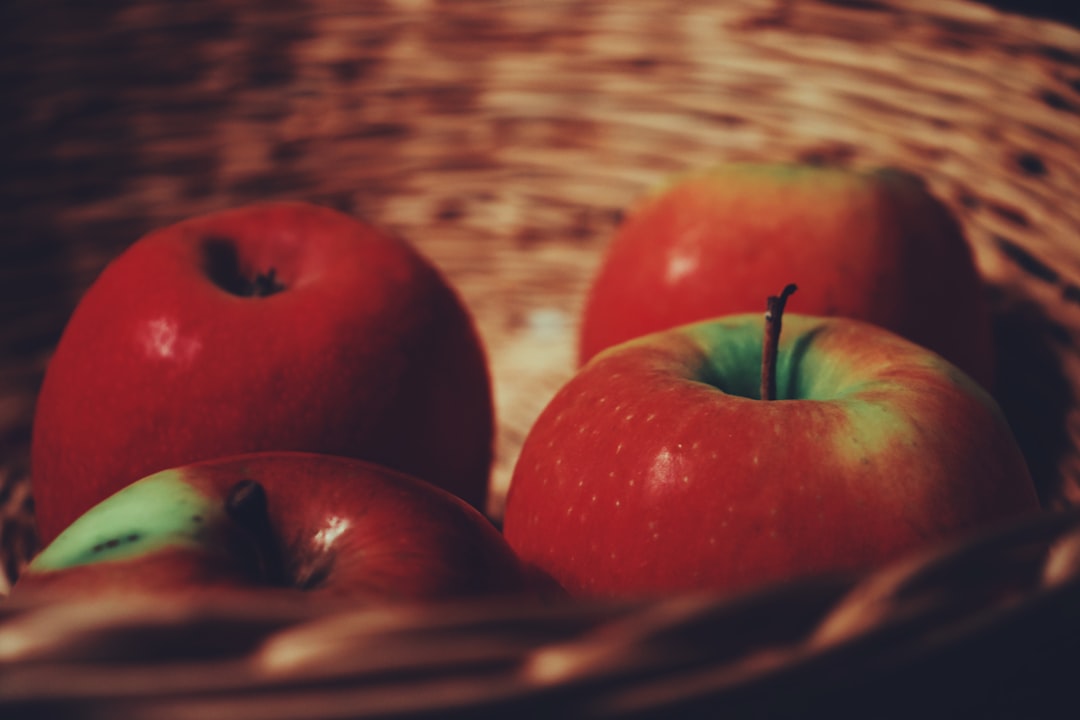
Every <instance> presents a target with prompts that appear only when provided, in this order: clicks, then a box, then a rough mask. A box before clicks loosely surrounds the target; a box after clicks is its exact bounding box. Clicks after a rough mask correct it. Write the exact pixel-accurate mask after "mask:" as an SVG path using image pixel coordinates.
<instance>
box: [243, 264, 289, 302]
mask: <svg viewBox="0 0 1080 720" xmlns="http://www.w3.org/2000/svg"><path fill="white" fill-rule="evenodd" d="M284 289H285V285H283V284H282V283H281V281H280V280H278V278H277V270H276V269H275V268H270V269H269V270H267V271H266V272H265V273H258V274H256V275H255V279H254V280H253V281H252V283H251V295H253V296H255V297H269V296H270V295H273V294H275V293H279V292H281V291H282V290H284Z"/></svg>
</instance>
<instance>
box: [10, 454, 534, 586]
mask: <svg viewBox="0 0 1080 720" xmlns="http://www.w3.org/2000/svg"><path fill="white" fill-rule="evenodd" d="M540 578H541V576H540V575H539V574H536V573H532V572H529V571H527V570H526V568H525V567H524V566H523V565H522V564H521V563H520V562H519V561H518V559H517V557H516V556H515V554H514V552H513V551H512V550H511V549H510V548H509V546H508V545H507V544H506V542H505V540H504V539H503V537H502V535H500V533H499V531H498V530H497V529H496V528H495V526H494V525H492V524H491V522H490V521H489V520H488V519H487V518H486V517H484V516H483V515H481V514H480V513H479V512H478V511H477V510H476V509H475V508H473V507H471V506H470V505H468V504H467V503H465V502H464V501H463V500H461V499H460V498H458V497H456V496H454V495H451V494H450V493H447V492H446V491H444V490H441V489H439V488H437V487H435V486H434V485H431V484H430V483H427V482H424V481H421V480H418V479H416V478H413V477H410V476H406V475H403V474H401V473H398V472H396V471H393V470H390V469H388V468H385V467H381V466H378V465H373V464H371V463H367V462H363V461H360V460H355V459H351V458H341V457H334V456H328V455H320V454H312V453H292V452H266V453H252V454H245V455H239V456H233V457H228V458H219V459H215V460H210V461H204V462H200V463H194V464H191V465H187V466H184V467H180V468H173V469H168V470H164V471H161V472H158V473H155V474H153V475H151V476H148V477H146V478H143V479H140V480H138V481H137V482H135V483H133V484H130V485H128V486H127V487H125V488H123V489H121V490H119V491H118V492H116V493H115V494H114V495H112V496H110V497H109V498H107V499H106V500H104V501H102V502H101V503H99V504H97V505H95V506H94V507H93V508H91V509H90V510H88V511H87V512H86V513H85V514H83V515H82V516H81V517H80V518H79V519H78V520H76V521H75V522H74V523H72V524H71V525H70V526H69V527H68V528H67V529H65V530H64V531H63V532H62V533H60V535H58V536H57V537H56V538H55V539H54V540H53V541H52V542H51V543H50V544H49V545H48V546H47V547H45V549H44V550H42V551H41V552H40V553H38V555H37V556H36V557H35V558H34V559H33V560H32V562H31V563H30V564H29V565H28V566H27V568H26V569H25V571H24V572H23V573H22V574H21V575H20V577H19V579H18V581H17V582H16V584H15V586H14V589H13V591H12V596H13V597H21V596H31V595H35V596H38V597H45V596H56V595H57V594H59V595H60V596H63V597H80V598H88V597H101V596H106V595H118V596H131V595H134V594H142V595H147V594H149V595H155V594H157V595H169V596H185V595H203V596H210V597H212V596H224V595H236V594H241V593H243V594H250V593H257V594H258V595H256V597H270V595H268V594H267V593H274V594H277V595H279V596H281V595H282V594H284V596H285V597H288V598H293V599H300V598H302V599H303V601H305V602H306V601H308V600H310V599H322V600H330V601H334V600H339V601H348V602H351V603H361V604H362V603H375V602H390V601H422V600H442V599H451V598H461V597H472V596H481V595H521V596H524V595H530V594H531V595H541V594H550V593H552V592H554V589H553V586H551V585H549V584H545V585H543V586H542V585H541V580H540ZM208 593H209V595H207V594H208Z"/></svg>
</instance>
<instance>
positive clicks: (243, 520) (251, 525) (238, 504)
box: [225, 479, 287, 585]
mask: <svg viewBox="0 0 1080 720" xmlns="http://www.w3.org/2000/svg"><path fill="white" fill-rule="evenodd" d="M225 512H226V514H228V516H229V518H231V519H232V521H233V522H235V523H236V524H237V525H239V526H240V527H241V528H242V529H243V530H244V531H245V532H246V533H247V534H248V536H249V537H250V539H251V541H252V542H253V543H254V544H255V547H256V548H257V550H258V552H259V556H260V558H261V560H262V570H263V577H264V580H265V581H266V582H267V583H269V584H271V585H286V584H287V583H286V581H285V571H284V564H283V563H282V558H281V548H280V547H279V546H278V541H277V537H276V536H275V534H274V529H273V527H272V525H271V524H270V513H269V510H268V508H267V504H266V489H265V488H263V486H262V484H261V483H259V482H258V481H256V480H250V479H245V480H241V481H240V482H238V483H236V484H235V485H233V486H232V487H231V488H230V489H229V493H228V495H227V496H226V498H225Z"/></svg>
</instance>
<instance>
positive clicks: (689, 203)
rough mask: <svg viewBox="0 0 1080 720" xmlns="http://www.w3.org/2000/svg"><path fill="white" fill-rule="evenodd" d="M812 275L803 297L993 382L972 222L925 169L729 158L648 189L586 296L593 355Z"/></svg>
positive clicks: (735, 309)
mask: <svg viewBox="0 0 1080 720" xmlns="http://www.w3.org/2000/svg"><path fill="white" fill-rule="evenodd" d="M788 282H795V283H797V284H798V285H799V287H800V291H799V310H800V312H801V313H803V314H807V315H820V316H843V317H851V318H855V319H859V320H865V321H868V322H872V323H874V324H877V325H881V326H882V327H884V328H886V329H889V330H892V331H893V332H895V333H897V334H899V335H902V336H904V337H906V338H908V339H910V340H913V341H914V342H916V343H918V344H920V345H924V346H925V347H928V348H930V349H931V350H934V351H935V352H937V353H939V354H940V355H943V356H944V357H945V358H947V359H948V360H950V361H951V362H953V363H954V364H955V365H957V366H959V367H960V368H961V369H962V370H964V371H965V372H967V373H968V374H969V375H971V376H972V377H973V378H975V379H976V380H978V381H979V382H980V383H982V384H983V385H984V387H987V388H990V389H992V383H993V374H994V372H993V371H994V350H993V339H992V334H991V319H990V312H989V309H988V307H987V304H986V299H985V298H984V288H983V286H982V284H981V280H980V277H979V274H978V272H977V271H976V267H975V263H974V260H973V257H972V253H971V250H970V248H969V246H968V244H967V242H966V240H965V237H964V234H963V232H962V230H961V228H960V225H959V224H958V223H957V222H956V220H955V219H954V217H953V216H952V214H951V213H950V211H949V210H948V209H947V208H946V207H945V205H943V204H942V203H941V202H939V201H938V200H937V199H936V198H935V197H934V196H933V195H932V194H931V193H930V192H929V191H928V190H927V189H926V188H925V186H924V185H923V183H922V182H921V181H920V180H919V179H918V178H916V177H914V176H912V175H910V174H907V173H903V172H900V171H897V170H891V169H881V170H875V171H867V172H858V171H853V170H844V169H839V168H826V167H815V166H809V165H807V166H802V165H783V164H775V165H773V164H739V163H733V164H727V165H721V166H718V167H715V168H711V169H709V170H704V171H698V172H694V173H690V174H688V175H685V176H681V177H679V178H676V179H673V180H672V182H671V183H670V184H668V185H666V186H664V187H661V188H658V189H657V191H656V192H654V193H653V194H651V195H649V196H647V197H645V198H643V199H642V200H641V201H640V202H639V203H638V204H637V205H636V206H635V207H634V208H633V209H632V210H631V211H630V212H629V213H628V216H627V219H626V220H625V221H624V223H623V224H622V226H621V227H620V228H619V230H618V231H617V232H616V234H615V236H614V237H613V238H612V240H611V242H610V243H609V245H608V247H607V249H606V253H605V256H604V258H603V260H602V262H601V266H600V269H599V271H598V273H597V276H596V277H595V279H594V281H593V284H592V286H591V289H590V291H589V293H588V296H587V298H586V303H585V307H584V310H583V317H582V326H581V331H580V338H579V341H580V343H579V353H580V358H581V360H582V362H584V361H585V360H587V359H589V358H591V357H592V356H593V355H595V354H596V353H597V352H598V351H599V350H601V349H603V348H605V347H609V346H611V345H615V344H617V343H619V342H621V341H623V340H628V339H630V338H632V337H637V336H639V335H644V334H646V333H649V332H654V331H657V330H663V329H666V328H670V327H674V326H677V325H682V324H684V323H689V322H695V321H698V320H705V319H708V318H712V317H716V316H720V315H730V314H736V313H745V312H757V311H758V310H759V308H760V307H761V298H764V297H766V296H768V295H769V294H770V293H772V292H775V291H776V289H777V288H779V287H782V286H783V285H784V284H785V283H788Z"/></svg>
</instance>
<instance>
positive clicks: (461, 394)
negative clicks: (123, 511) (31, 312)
mask: <svg viewBox="0 0 1080 720" xmlns="http://www.w3.org/2000/svg"><path fill="white" fill-rule="evenodd" d="M493 427H494V420H493V409H492V400H491V387H490V378H489V374H488V367H487V360H486V357H485V354H484V350H483V347H482V346H481V343H480V339H479V337H478V335H477V333H476V331H475V328H474V325H473V322H472V319H471V317H470V315H469V313H468V311H467V309H466V308H465V306H464V305H463V303H462V301H461V300H460V298H459V297H458V295H457V294H456V293H455V291H454V290H453V288H452V287H451V286H450V285H449V283H448V281H447V280H446V279H445V278H444V277H443V276H442V275H441V274H440V273H439V272H438V270H437V269H436V268H435V267H434V266H433V265H432V264H431V263H430V262H429V261H427V260H426V259H424V258H423V257H422V256H421V255H419V254H418V252H417V251H416V250H415V249H413V248H412V247H411V246H410V245H409V244H407V243H405V242H403V241H401V240H399V239H396V238H394V237H391V236H389V235H387V234H385V233H383V232H380V231H378V230H376V229H373V228H372V227H369V226H368V225H366V224H364V223H362V222H359V221H357V220H355V219H353V218H351V217H349V216H347V215H345V214H342V213H339V212H337V211H334V210H330V209H328V208H322V207H317V206H314V205H310V204H306V203H269V204H262V205H253V206H248V207H243V208H239V209H233V210H228V211H223V212H219V213H214V214H209V215H205V216H201V217H197V218H192V219H189V220H186V221H183V222H180V223H177V224H175V225H172V226H169V227H166V228H164V229H160V230H157V231H154V232H151V233H149V234H148V235H146V236H144V237H143V238H141V239H140V240H138V241H137V242H135V243H134V244H132V245H131V246H130V247H129V248H128V249H127V250H126V251H125V252H124V253H122V254H121V255H120V256H119V257H117V258H116V259H115V260H114V261H113V262H112V263H110V265H109V266H108V267H107V268H106V269H105V270H104V271H103V272H102V274H101V275H100V276H99V277H98V279H97V280H96V282H95V283H94V284H93V285H92V286H91V287H90V288H89V290H88V291H87V292H86V293H85V295H84V296H83V297H82V299H81V300H80V302H79V304H78V306H77V307H76V309H75V312H74V313H73V315H72V317H71V319H70V321H69V323H68V325H67V327H66V328H65V330H64V332H63V335H62V337H61V339H60V342H59V344H58V347H57V348H56V352H55V354H54V356H53V357H52V359H51V361H50V363H49V365H48V368H47V371H46V375H45V379H44V383H43V386H42V388H41V391H40V394H39V398H38V403H37V410H36V416H35V419H34V427H33V440H32V460H31V463H32V474H33V490H34V499H35V503H36V512H37V523H38V532H39V534H40V537H41V540H42V542H44V543H47V542H49V541H51V540H52V539H53V538H55V537H56V535H57V534H58V533H59V532H60V531H61V530H63V529H64V528H65V527H66V526H67V525H68V524H69V523H70V522H72V521H73V520H75V518H77V517H78V516H79V515H81V514H82V513H83V512H85V511H86V510H87V509H89V508H90V507H91V506H93V505H94V504H96V503H97V502H99V501H100V500H103V499H105V498H106V497H108V496H109V495H111V494H112V493H114V492H115V491H117V490H119V489H120V488H122V487H124V486H125V485H127V484H129V483H131V482H133V481H134V480H136V479H138V478H140V477H143V476H145V475H149V474H151V473H153V472H156V471H158V470H163V469H166V468H170V467H177V466H180V465H185V464H188V463H190V462H195V461H198V460H204V459H209V458H214V457H221V456H225V455H232V454H237V453H245V452H256V451H266V450H297V451H310V452H319V453H326V454H333V455H345V456H351V457H357V458H362V459H366V460H370V461H372V462H375V463H378V464H381V465H387V466H389V467H392V468H395V469H397V470H400V471H402V472H404V473H407V474H410V475H415V476H418V477H420V478H423V479H426V480H429V481H432V482H437V483H439V484H440V485H441V486H442V487H444V488H445V489H447V490H449V491H450V492H453V493H455V494H456V495H459V496H460V497H462V498H464V499H465V500H466V501H467V502H469V503H470V504H472V505H473V506H474V507H477V508H478V509H480V510H481V511H484V510H485V509H486V507H485V506H486V502H487V491H488V477H489V473H490V468H491V461H492V453H493V438H494V429H493Z"/></svg>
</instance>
